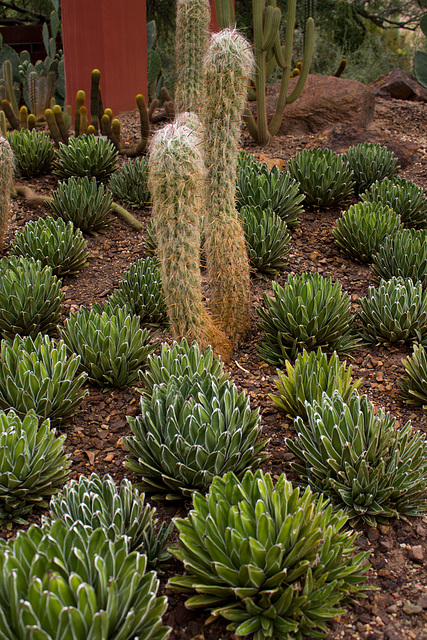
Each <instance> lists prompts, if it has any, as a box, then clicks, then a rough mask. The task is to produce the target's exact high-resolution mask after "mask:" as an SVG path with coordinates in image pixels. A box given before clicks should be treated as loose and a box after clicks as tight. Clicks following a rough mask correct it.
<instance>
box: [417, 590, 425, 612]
mask: <svg viewBox="0 0 427 640" xmlns="http://www.w3.org/2000/svg"><path fill="white" fill-rule="evenodd" d="M417 605H418V606H419V607H422V608H423V609H427V593H425V594H423V595H422V596H420V597H419V598H418V602H417Z"/></svg>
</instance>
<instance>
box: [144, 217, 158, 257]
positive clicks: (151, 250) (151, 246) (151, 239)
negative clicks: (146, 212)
mask: <svg viewBox="0 0 427 640" xmlns="http://www.w3.org/2000/svg"><path fill="white" fill-rule="evenodd" d="M144 244H145V253H146V254H147V256H148V257H149V258H156V254H157V232H156V225H155V222H154V220H153V219H151V220H150V222H149V223H148V224H147V226H146V227H145V233H144Z"/></svg>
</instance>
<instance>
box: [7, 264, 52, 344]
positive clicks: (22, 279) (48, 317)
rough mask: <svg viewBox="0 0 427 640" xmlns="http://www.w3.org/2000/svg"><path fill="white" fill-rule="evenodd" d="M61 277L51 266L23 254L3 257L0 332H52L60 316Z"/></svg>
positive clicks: (11, 335) (13, 335) (12, 334)
mask: <svg viewBox="0 0 427 640" xmlns="http://www.w3.org/2000/svg"><path fill="white" fill-rule="evenodd" d="M63 299H64V294H63V293H62V292H61V280H58V278H57V277H56V276H54V275H53V273H52V269H51V267H48V266H46V267H42V264H41V262H40V261H39V260H34V259H33V258H25V257H23V256H10V257H8V256H5V257H4V258H2V259H1V260H0V335H1V337H2V338H8V339H10V340H13V338H14V337H15V335H17V334H20V335H24V336H32V337H33V338H34V337H35V336H36V335H37V334H38V333H46V334H51V333H52V332H55V331H56V325H57V324H58V322H59V320H60V317H61V304H62V301H63Z"/></svg>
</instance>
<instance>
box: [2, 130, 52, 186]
mask: <svg viewBox="0 0 427 640" xmlns="http://www.w3.org/2000/svg"><path fill="white" fill-rule="evenodd" d="M7 140H8V142H9V144H10V146H11V148H12V151H13V155H14V156H15V161H16V166H17V169H18V171H19V173H20V174H21V175H22V176H25V177H26V178H34V177H36V176H40V175H42V174H44V173H48V172H49V171H50V168H51V165H52V162H53V160H54V158H55V148H54V146H53V143H52V142H51V140H50V138H49V136H48V135H47V134H46V133H44V131H38V130H37V129H32V130H31V131H30V130H29V129H20V130H19V131H18V130H16V131H11V132H10V133H9V134H8V136H7Z"/></svg>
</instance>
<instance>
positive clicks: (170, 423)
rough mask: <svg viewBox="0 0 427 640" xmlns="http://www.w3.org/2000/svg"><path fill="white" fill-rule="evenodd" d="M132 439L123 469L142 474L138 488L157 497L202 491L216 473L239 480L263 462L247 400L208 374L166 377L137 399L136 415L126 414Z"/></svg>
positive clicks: (255, 419)
mask: <svg viewBox="0 0 427 640" xmlns="http://www.w3.org/2000/svg"><path fill="white" fill-rule="evenodd" d="M128 422H129V425H130V427H131V429H132V432H133V436H130V437H126V438H124V439H123V440H124V443H125V446H126V448H127V449H128V450H129V451H130V455H129V456H128V457H127V461H126V463H125V464H126V466H127V467H128V468H129V469H131V470H132V471H134V472H135V473H138V474H140V475H142V481H141V483H140V485H139V486H140V487H141V489H143V490H146V491H157V492H160V494H161V495H162V497H165V495H166V498H181V497H182V494H184V495H189V494H191V492H192V491H194V490H196V489H198V490H201V491H205V490H206V489H207V488H208V487H209V486H210V484H211V482H212V479H213V478H214V477H215V476H216V475H221V474H223V473H225V472H226V471H229V470H230V469H233V470H234V472H235V473H236V475H237V476H239V477H241V476H242V475H243V473H244V472H245V471H246V470H247V469H251V468H253V467H255V466H257V465H258V464H260V462H261V461H262V460H264V459H265V458H266V455H265V454H264V453H263V451H264V448H265V445H266V441H262V442H258V439H259V437H260V436H261V424H260V418H259V414H258V411H251V409H250V404H249V398H248V397H247V396H246V395H245V394H244V393H240V394H239V392H238V391H237V387H236V386H235V385H234V384H232V383H231V382H229V381H228V380H223V382H222V383H219V382H218V379H216V378H215V377H214V376H213V375H212V374H206V375H204V376H200V375H198V374H193V375H191V376H189V375H184V376H180V377H175V376H170V378H169V380H168V382H167V383H163V384H159V385H155V386H154V388H153V391H152V394H151V397H146V396H144V395H143V396H142V397H141V416H137V417H136V418H134V417H131V416H128Z"/></svg>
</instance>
